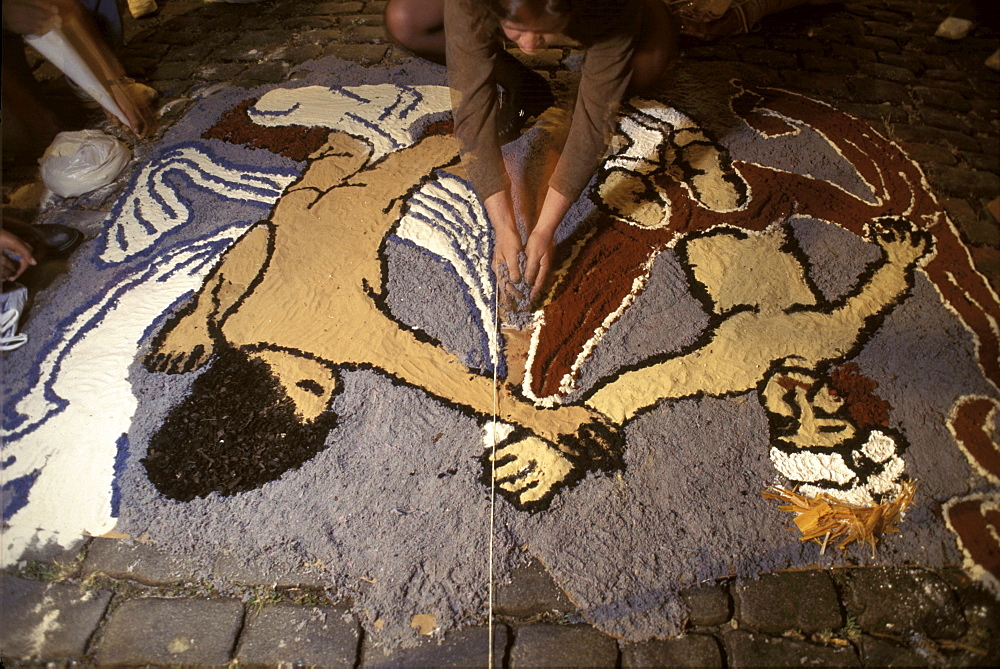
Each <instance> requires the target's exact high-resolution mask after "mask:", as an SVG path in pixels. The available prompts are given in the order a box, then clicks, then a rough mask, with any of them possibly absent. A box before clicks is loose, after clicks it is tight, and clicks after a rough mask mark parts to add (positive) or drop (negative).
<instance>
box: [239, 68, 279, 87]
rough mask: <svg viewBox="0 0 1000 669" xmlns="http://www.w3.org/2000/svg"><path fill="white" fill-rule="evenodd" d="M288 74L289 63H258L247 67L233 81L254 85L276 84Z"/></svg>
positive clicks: (249, 85)
mask: <svg viewBox="0 0 1000 669" xmlns="http://www.w3.org/2000/svg"><path fill="white" fill-rule="evenodd" d="M287 75H288V64H287V63H282V62H270V63H257V64H255V65H250V66H249V67H247V68H246V69H245V70H244V71H243V72H242V73H241V74H240V76H239V77H237V78H236V79H235V80H234V81H233V83H234V84H236V85H237V86H246V87H248V88H249V87H252V86H256V85H259V84H276V83H278V82H281V81H284V80H285V77H286V76H287Z"/></svg>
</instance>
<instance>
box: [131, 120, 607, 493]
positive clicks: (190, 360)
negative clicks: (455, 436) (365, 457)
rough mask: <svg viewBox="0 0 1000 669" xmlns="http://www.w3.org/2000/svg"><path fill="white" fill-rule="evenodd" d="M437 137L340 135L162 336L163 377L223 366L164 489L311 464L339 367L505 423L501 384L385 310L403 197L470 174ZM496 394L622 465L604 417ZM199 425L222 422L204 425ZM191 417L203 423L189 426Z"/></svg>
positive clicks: (157, 352)
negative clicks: (395, 142)
mask: <svg viewBox="0 0 1000 669" xmlns="http://www.w3.org/2000/svg"><path fill="white" fill-rule="evenodd" d="M248 122H249V121H248ZM436 130H441V129H440V128H434V127H428V128H425V129H424V133H425V134H424V136H423V137H422V138H420V139H419V140H417V141H416V143H414V144H413V145H412V146H409V147H408V148H404V149H402V150H398V151H394V152H388V153H386V154H385V155H384V156H382V157H380V158H379V159H377V160H374V161H373V160H371V158H372V154H373V147H372V145H371V143H370V142H368V141H365V140H364V139H362V138H360V137H356V136H352V135H351V134H348V133H345V132H339V131H332V132H330V133H329V135H328V137H327V139H326V141H325V144H324V146H322V147H321V148H320V149H318V150H317V151H315V152H314V153H313V154H312V155H311V156H310V158H309V164H308V167H307V168H306V170H305V171H304V173H303V174H302V177H301V178H300V179H299V180H298V181H297V182H295V183H294V184H292V185H291V186H289V187H288V188H287V190H286V191H285V193H284V194H283V195H282V197H281V199H280V200H279V201H278V203H277V204H276V206H275V207H274V209H273V212H272V214H271V216H270V217H269V218H268V220H266V221H263V222H261V223H259V224H257V225H255V226H254V227H252V228H251V229H250V230H249V231H248V232H247V233H246V234H245V235H244V236H243V237H242V238H241V239H240V240H239V241H238V242H237V243H236V244H234V245H233V246H232V247H231V248H230V249H229V250H228V251H227V252H226V253H225V254H224V256H223V257H222V259H221V261H220V262H219V264H218V266H217V267H216V268H215V269H214V270H213V271H212V273H211V274H210V275H209V277H208V279H207V280H206V282H205V284H204V286H203V287H202V288H201V290H200V291H199V292H198V294H197V295H196V296H195V298H194V299H193V300H192V301H191V302H190V304H189V305H188V306H187V307H185V308H184V309H183V310H182V311H181V312H180V313H178V314H177V315H176V316H175V317H174V318H173V319H172V320H171V321H170V322H168V323H167V324H166V325H165V327H164V328H163V330H162V331H161V332H160V334H159V335H157V337H156V338H155V340H154V342H153V345H152V348H151V350H150V351H149V353H148V354H147V356H146V358H145V360H146V365H147V367H148V368H149V369H150V370H151V371H161V372H168V373H179V372H187V371H191V370H194V369H198V368H199V367H202V366H204V365H206V364H208V363H209V362H210V361H211V362H212V364H211V367H210V368H209V369H208V370H207V371H206V372H205V373H204V374H203V375H202V376H200V377H199V378H198V379H197V380H196V381H195V383H194V386H193V389H192V393H191V395H190V396H189V397H188V399H187V400H185V402H184V403H183V404H182V405H180V407H179V408H177V409H175V410H174V411H173V412H172V413H171V415H170V416H169V417H168V418H167V420H166V421H165V422H164V426H163V427H161V430H160V433H159V434H158V435H156V436H154V437H153V439H152V440H151V442H150V448H149V455H147V457H146V458H145V460H144V463H145V465H146V468H147V472H148V473H149V476H150V479H151V480H152V481H153V483H154V484H155V485H156V486H157V488H158V489H159V490H160V491H161V492H163V493H164V494H166V495H167V496H170V497H174V498H177V499H185V500H187V499H192V498H194V497H196V496H202V495H205V494H208V493H210V492H212V491H218V492H221V493H223V494H232V493H235V492H239V491H241V490H247V489H252V488H255V487H257V486H259V485H261V484H263V483H265V482H266V481H268V480H273V479H275V478H277V477H279V476H280V475H281V474H282V473H284V472H285V471H287V470H288V469H290V468H294V467H297V466H298V465H300V464H302V462H304V461H305V460H307V459H308V458H309V457H311V456H312V455H314V454H315V453H316V452H317V451H318V450H320V449H321V448H323V442H324V440H325V438H326V436H327V434H328V432H329V430H330V428H332V427H333V425H334V422H335V419H334V417H333V416H332V414H331V413H330V412H329V411H328V404H329V402H330V400H331V399H332V397H333V396H334V394H335V393H336V392H337V390H338V387H339V385H340V381H339V371H340V370H341V369H374V370H377V371H379V372H381V373H384V374H387V375H389V376H390V377H391V378H392V379H394V380H396V381H399V382H403V383H406V384H410V385H413V386H416V387H418V388H421V389H423V390H425V391H426V392H428V393H430V394H431V395H433V396H435V397H437V398H439V399H442V400H444V401H445V402H448V403H450V404H452V405H454V406H457V407H459V408H462V409H464V410H466V411H471V412H472V413H473V414H476V415H478V416H480V417H487V416H493V414H494V407H495V404H494V400H495V397H494V395H495V389H497V386H495V385H494V380H493V378H492V377H487V376H485V375H482V374H477V373H474V372H471V371H470V370H469V369H468V368H467V367H466V366H465V365H464V364H462V362H461V361H460V360H459V359H458V358H457V357H456V356H454V355H453V354H451V353H449V352H447V351H446V350H445V349H444V348H443V347H441V346H440V345H439V344H438V343H437V342H435V341H433V340H432V339H431V338H430V337H428V336H427V335H425V334H423V333H421V332H419V331H415V330H411V329H409V328H408V327H406V326H404V325H403V324H401V323H400V322H399V321H397V320H396V319H395V318H394V317H393V316H392V315H391V313H390V312H389V310H388V308H387V306H386V303H385V297H386V287H385V278H386V274H385V272H386V267H385V258H384V254H383V252H384V250H385V242H386V237H387V235H389V234H390V232H392V230H393V229H394V226H396V225H397V224H398V222H399V221H400V219H401V217H402V216H403V214H404V213H405V204H404V203H405V202H406V201H407V198H408V196H409V195H411V194H412V193H413V192H414V191H415V190H416V189H417V188H418V187H419V186H420V185H421V183H422V182H424V181H426V180H428V179H429V178H431V175H433V174H434V173H435V172H436V171H437V170H443V169H451V170H460V167H459V166H458V165H457V163H458V142H457V140H456V139H455V138H454V137H453V136H452V135H450V134H434V132H435V131H436ZM445 130H446V129H445ZM255 392H257V393H258V395H257V396H254V397H253V399H252V400H251V401H247V400H248V398H247V394H248V393H251V394H252V393H255ZM497 392H498V393H499V411H498V415H497V417H498V419H499V420H502V421H506V422H508V423H511V424H513V425H515V426H518V428H519V429H523V430H527V431H529V432H530V433H531V434H533V435H537V437H539V438H541V439H543V440H545V443H547V444H551V445H553V447H554V448H557V449H560V448H561V449H562V450H564V451H566V452H567V453H570V454H571V456H573V457H577V458H578V459H586V460H587V461H588V463H589V464H588V467H589V466H601V465H603V466H611V465H612V463H613V462H614V461H615V460H616V459H617V458H616V456H615V450H616V447H615V446H614V445H613V442H614V439H613V438H612V436H611V435H612V431H611V430H610V429H609V427H608V426H607V425H606V423H605V421H604V420H603V417H602V416H600V415H599V414H597V413H596V412H594V411H593V410H591V409H588V408H586V407H582V406H565V407H558V408H550V409H544V408H538V407H536V406H534V405H532V404H531V403H530V402H527V401H525V400H524V399H522V398H519V397H517V396H516V395H515V394H514V393H513V392H512V391H511V389H510V388H509V387H507V386H505V385H503V384H500V385H499V388H498V390H497ZM233 397H235V398H236V399H234V400H232V401H230V400H229V399H227V398H233ZM227 402H228V403H227ZM213 403H214V404H216V406H214V407H213V408H211V411H212V412H213V413H214V414H218V415H215V416H214V418H213V417H212V416H205V417H204V418H200V416H201V414H200V413H199V412H201V411H202V410H203V409H202V407H203V406H204V405H206V404H213ZM219 403H221V404H219ZM268 412H272V414H273V415H270V416H267V415H264V414H267V413H268ZM274 412H277V413H274ZM201 420H205V421H213V422H212V423H211V425H212V427H215V428H216V429H215V430H213V429H211V428H209V429H207V430H206V429H205V426H204V424H200V425H199V424H198V423H199V422H201ZM268 423H270V424H268ZM186 424H193V428H192V429H190V430H185V428H184V425H186ZM178 430H181V431H182V432H183V434H184V435H185V438H184V439H182V440H180V441H187V440H196V441H197V442H198V443H195V444H192V443H182V444H178V443H177V441H179V440H178V438H177V436H178ZM261 432H264V433H267V434H270V436H266V435H265V434H261ZM245 435H248V437H247V438H249V439H251V440H253V441H254V442H256V447H260V446H263V448H265V450H266V453H265V454H264V455H263V456H260V455H256V454H254V455H253V457H254V458H256V459H258V460H260V462H259V463H257V464H256V465H253V467H255V471H254V473H252V474H250V475H241V474H240V473H239V472H238V471H237V470H244V469H246V468H247V466H248V465H247V463H245V462H243V463H236V462H233V460H232V458H233V457H236V458H241V457H243V458H248V457H250V454H249V453H248V452H247V453H241V454H237V455H235V456H234V455H233V446H234V444H235V442H237V441H238V440H240V439H241V438H243V437H244V436H245ZM227 442H228V443H227ZM556 444H559V446H555V445H556ZM256 447H255V448H256ZM237 452H238V451H237ZM227 463H228V464H232V465H233V466H227ZM237 464H238V465H239V466H236V465H237ZM212 469H215V470H218V471H212Z"/></svg>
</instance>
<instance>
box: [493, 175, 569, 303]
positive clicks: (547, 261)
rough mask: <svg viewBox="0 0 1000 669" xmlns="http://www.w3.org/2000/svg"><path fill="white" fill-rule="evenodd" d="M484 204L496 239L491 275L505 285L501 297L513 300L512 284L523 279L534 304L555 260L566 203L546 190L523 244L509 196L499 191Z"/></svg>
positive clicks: (556, 193) (567, 203)
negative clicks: (522, 257) (504, 270)
mask: <svg viewBox="0 0 1000 669" xmlns="http://www.w3.org/2000/svg"><path fill="white" fill-rule="evenodd" d="M484 204H485V206H486V213H487V214H488V215H489V217H490V222H491V223H492V224H493V230H494V233H495V238H496V241H495V244H494V248H493V271H494V272H495V273H496V275H497V278H498V280H500V281H502V282H503V281H504V277H506V279H507V282H506V285H503V289H504V294H505V297H507V298H511V297H514V298H515V299H516V297H517V296H516V295H511V293H512V292H513V291H514V287H513V286H512V284H518V283H520V282H521V280H522V278H523V279H524V280H525V281H526V282H527V283H528V284H529V285H530V286H531V294H530V299H531V301H532V302H534V301H535V300H536V299H537V298H538V296H539V295H540V294H541V292H542V290H543V289H544V288H545V285H546V282H547V281H548V277H549V272H550V271H551V269H552V262H553V258H554V256H555V234H556V228H558V227H559V223H560V222H561V221H562V219H563V216H565V215H566V211H567V210H569V206H570V204H571V203H570V201H569V200H568V199H567V198H566V197H565V196H564V195H562V194H561V193H560V192H559V191H557V190H555V189H552V188H550V189H549V191H548V193H547V194H546V195H545V200H544V202H543V203H542V208H541V212H540V213H539V215H538V219H537V221H535V225H534V227H532V228H531V231H530V232H529V234H528V241H527V243H523V244H522V242H521V234H520V233H519V232H518V230H517V224H516V223H515V217H514V205H513V202H512V200H511V197H510V193H509V192H508V191H506V190H502V191H499V192H498V193H495V194H493V195H491V196H490V197H488V198H486V201H485V202H484ZM522 251H523V252H524V255H525V260H526V262H525V267H524V275H523V277H522V275H521V265H520V254H521V252H522ZM504 266H506V268H507V271H506V274H504V272H503V270H502V268H503V267H504ZM521 297H523V296H521Z"/></svg>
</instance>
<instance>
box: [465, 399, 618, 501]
mask: <svg viewBox="0 0 1000 669" xmlns="http://www.w3.org/2000/svg"><path fill="white" fill-rule="evenodd" d="M623 451H624V441H623V438H622V436H621V433H620V431H619V430H617V429H615V427H614V426H612V425H611V424H610V423H608V422H607V421H606V420H605V419H604V418H600V417H599V418H595V419H594V420H591V421H589V422H587V423H584V424H583V425H582V426H581V427H580V428H579V429H577V431H576V432H575V433H574V434H572V435H563V436H561V437H560V438H559V442H558V444H554V443H552V442H550V441H546V440H545V439H542V438H540V437H538V436H535V435H533V434H530V433H528V432H526V431H524V430H520V431H517V432H515V433H514V434H512V435H511V436H510V437H509V438H508V439H507V440H506V441H505V442H504V443H502V444H501V445H499V446H498V447H497V448H496V449H495V450H494V451H493V452H491V453H490V454H489V455H488V456H487V458H486V467H487V471H486V475H485V476H484V479H485V481H487V482H488V481H489V479H490V473H491V472H492V474H493V480H494V482H495V483H496V485H497V487H498V488H499V489H500V491H501V493H502V494H503V495H504V496H505V497H507V498H508V499H509V500H510V501H511V502H512V503H513V504H514V506H516V507H517V508H519V509H521V510H524V511H543V510H545V509H547V508H548V506H549V503H550V502H551V501H552V498H553V497H555V495H556V493H558V492H559V491H560V490H561V489H563V488H566V487H568V486H571V485H573V484H574V483H576V482H578V481H580V480H581V479H582V478H583V477H584V475H585V474H586V473H587V472H589V471H604V472H609V471H614V470H620V469H623V468H624V464H623V460H622V454H623Z"/></svg>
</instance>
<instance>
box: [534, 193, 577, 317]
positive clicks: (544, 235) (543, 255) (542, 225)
mask: <svg viewBox="0 0 1000 669" xmlns="http://www.w3.org/2000/svg"><path fill="white" fill-rule="evenodd" d="M571 204H572V202H570V200H569V198H567V197H566V196H565V195H563V194H562V193H560V192H559V191H557V190H556V189H554V188H549V190H548V192H547V193H546V194H545V200H544V202H542V210H541V212H539V214H538V222H537V223H535V227H534V228H532V230H531V234H530V235H529V236H528V245H527V247H526V248H525V255H526V256H527V261H528V262H527V264H526V266H525V270H524V276H525V278H526V279H527V281H528V283H530V284H531V301H532V302H534V301H535V300H536V299H537V298H538V296H539V295H540V294H541V293H542V290H543V289H544V288H545V284H546V282H547V281H548V279H549V271H550V270H551V269H552V262H553V258H554V256H555V235H556V229H557V228H558V227H559V224H560V223H562V220H563V216H565V215H566V212H567V211H569V207H570V205H571Z"/></svg>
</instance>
